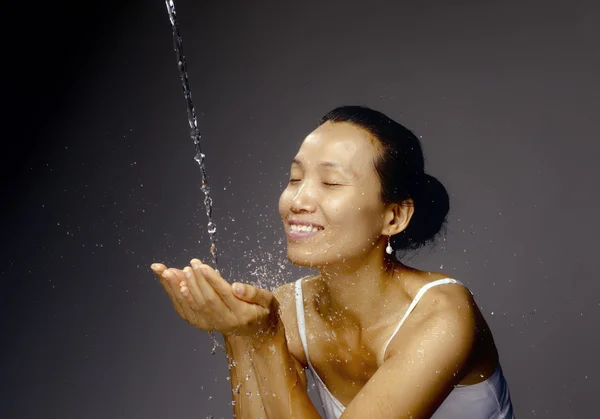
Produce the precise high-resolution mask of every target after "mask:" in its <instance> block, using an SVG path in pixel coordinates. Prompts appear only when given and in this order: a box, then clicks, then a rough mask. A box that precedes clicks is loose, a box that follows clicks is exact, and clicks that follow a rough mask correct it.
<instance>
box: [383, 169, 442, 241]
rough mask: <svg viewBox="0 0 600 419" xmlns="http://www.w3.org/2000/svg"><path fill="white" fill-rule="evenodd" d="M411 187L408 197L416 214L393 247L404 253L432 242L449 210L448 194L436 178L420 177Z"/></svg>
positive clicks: (424, 175)
mask: <svg viewBox="0 0 600 419" xmlns="http://www.w3.org/2000/svg"><path fill="white" fill-rule="evenodd" d="M411 183H412V184H411V188H410V189H412V190H411V191H409V195H410V196H411V197H412V199H413V201H414V206H415V211H414V214H413V216H412V218H411V220H410V223H409V225H408V227H407V228H406V230H404V231H403V232H402V233H400V234H398V235H397V237H396V236H395V237H394V239H395V240H394V242H395V246H394V247H395V248H399V249H404V250H416V249H418V248H420V247H423V246H424V245H426V244H427V243H430V242H433V240H434V238H435V237H436V235H437V234H438V232H439V231H440V230H441V229H442V227H443V225H444V224H445V223H446V217H447V215H448V211H449V210H450V197H449V196H448V192H447V191H446V188H445V187H444V185H442V184H441V182H440V181H439V180H437V179H436V178H435V177H433V176H431V175H429V174H427V173H422V174H420V175H418V176H417V177H416V179H415V180H414V181H413V182H411Z"/></svg>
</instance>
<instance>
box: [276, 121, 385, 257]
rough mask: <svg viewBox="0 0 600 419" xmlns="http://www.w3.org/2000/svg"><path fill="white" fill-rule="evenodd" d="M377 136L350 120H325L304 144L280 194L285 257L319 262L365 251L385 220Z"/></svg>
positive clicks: (359, 255)
mask: <svg viewBox="0 0 600 419" xmlns="http://www.w3.org/2000/svg"><path fill="white" fill-rule="evenodd" d="M376 153H377V143H376V140H375V139H373V138H372V136H370V135H369V134H368V133H367V132H366V131H364V130H362V129H360V128H358V127H356V126H355V125H352V124H350V123H345V122H341V123H331V122H326V123H325V124H323V125H321V126H320V127H319V128H317V129H316V130H315V131H313V132H312V133H311V134H310V135H308V137H306V139H305V140H304V142H303V143H302V146H301V147H300V150H299V151H298V154H296V157H295V158H294V159H293V161H292V166H291V171H290V181H289V184H288V185H287V187H286V188H285V190H284V191H283V193H282V194H281V197H280V199H279V213H280V215H281V218H282V220H283V224H284V228H285V233H286V236H287V242H288V247H287V252H288V259H289V260H290V261H291V262H292V263H294V264H297V265H302V266H312V267H319V266H324V265H328V264H332V263H336V262H340V261H349V260H352V259H356V258H361V257H364V256H366V255H367V254H368V253H369V252H371V251H373V249H374V247H375V244H376V243H377V241H378V239H379V237H380V235H381V233H382V228H383V225H384V212H385V205H384V203H383V202H382V200H381V198H380V188H381V186H380V181H379V178H378V176H377V172H376V171H375V167H374V161H375V157H376Z"/></svg>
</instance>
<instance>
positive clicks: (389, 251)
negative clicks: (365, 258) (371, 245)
mask: <svg viewBox="0 0 600 419" xmlns="http://www.w3.org/2000/svg"><path fill="white" fill-rule="evenodd" d="M385 253H387V254H388V255H391V254H392V253H394V249H393V248H392V245H391V244H390V236H388V244H387V247H386V248H385Z"/></svg>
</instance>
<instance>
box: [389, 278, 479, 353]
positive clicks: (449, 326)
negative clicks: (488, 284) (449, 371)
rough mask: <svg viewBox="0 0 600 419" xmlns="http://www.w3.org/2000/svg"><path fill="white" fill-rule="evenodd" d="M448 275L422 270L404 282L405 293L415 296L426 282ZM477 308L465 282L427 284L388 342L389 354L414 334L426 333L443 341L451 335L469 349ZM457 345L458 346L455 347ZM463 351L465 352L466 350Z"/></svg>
mask: <svg viewBox="0 0 600 419" xmlns="http://www.w3.org/2000/svg"><path fill="white" fill-rule="evenodd" d="M445 278H449V276H448V275H443V274H441V273H434V272H423V273H422V274H417V275H415V276H413V277H412V279H411V281H407V282H410V285H408V286H407V288H406V291H407V294H409V296H410V297H411V298H413V299H414V298H415V297H416V294H417V293H418V292H419V290H420V289H422V288H423V287H424V286H426V285H427V284H430V283H433V282H435V281H438V280H440V279H445ZM477 313H478V308H477V305H476V303H475V301H474V299H473V295H472V294H471V292H470V291H469V289H468V288H466V287H465V286H464V285H461V284H458V283H452V282H450V283H447V284H443V283H442V284H437V285H435V286H432V287H430V288H428V289H427V290H426V291H425V292H424V293H423V294H422V296H421V298H420V300H419V302H418V303H417V304H416V306H415V308H414V310H413V311H412V312H411V313H410V315H409V316H408V317H407V319H406V322H405V323H404V324H403V326H402V327H401V328H400V330H399V331H398V333H397V334H396V335H395V336H394V338H393V340H392V341H391V342H390V345H389V348H390V351H389V352H388V354H391V353H394V352H395V351H399V350H402V348H404V347H405V344H406V343H407V342H410V341H411V340H412V339H413V338H417V339H422V338H425V337H427V338H428V339H433V341H436V340H440V341H444V340H445V339H446V336H454V337H456V338H458V339H457V341H460V342H463V343H464V345H461V346H462V348H461V351H469V350H470V343H469V342H472V341H473V339H474V338H475V332H476V329H477V327H476V323H477V318H478V316H477ZM456 349H458V348H456ZM465 355H466V354H465Z"/></svg>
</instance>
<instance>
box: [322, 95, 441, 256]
mask: <svg viewBox="0 0 600 419" xmlns="http://www.w3.org/2000/svg"><path fill="white" fill-rule="evenodd" d="M328 121H330V122H334V123H335V122H348V123H351V124H354V125H356V126H357V127H359V128H362V129H364V130H366V131H367V132H368V133H369V134H371V135H372V136H373V137H374V138H375V139H376V140H377V141H379V143H380V145H381V152H380V153H379V155H378V156H377V157H376V159H375V161H374V166H375V170H376V171H377V174H378V176H379V179H380V181H381V199H382V200H383V202H385V203H398V204H401V203H404V204H406V202H405V201H406V200H407V199H412V200H413V202H414V207H415V210H414V214H413V216H412V218H411V220H410V223H409V225H408V227H407V228H406V229H405V230H404V231H402V232H401V233H399V234H396V235H394V236H392V238H391V244H392V247H393V248H394V250H401V251H402V250H403V251H408V250H417V249H419V248H421V247H424V246H425V245H427V244H428V243H432V244H433V242H434V240H435V238H436V236H437V235H438V233H439V232H440V231H441V230H442V228H443V227H444V226H445V224H446V222H447V218H446V217H447V215H448V211H449V209H450V198H449V197H448V192H447V191H446V188H445V187H444V185H442V184H441V183H440V182H439V181H438V180H437V179H436V178H435V177H433V176H430V175H428V174H427V173H425V158H424V156H423V150H422V148H421V142H420V141H419V139H418V138H417V136H416V135H415V134H413V133H412V131H410V130H409V129H408V128H406V127H404V126H403V125H401V124H399V123H398V122H396V121H394V120H392V119H390V118H389V117H387V116H386V115H384V114H383V113H381V112H378V111H375V110H373V109H370V108H367V107H364V106H341V107H338V108H335V109H334V110H332V111H330V112H328V113H327V114H326V115H325V116H323V118H321V120H320V121H319V123H318V125H319V126H320V125H322V124H324V123H325V122H328Z"/></svg>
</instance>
